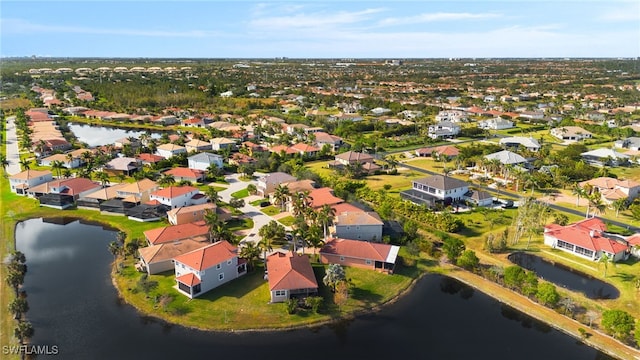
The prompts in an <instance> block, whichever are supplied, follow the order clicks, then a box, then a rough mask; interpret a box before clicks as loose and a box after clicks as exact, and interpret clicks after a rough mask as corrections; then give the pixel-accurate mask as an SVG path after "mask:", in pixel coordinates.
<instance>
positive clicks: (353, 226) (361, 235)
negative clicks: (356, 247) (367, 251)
mask: <svg viewBox="0 0 640 360" xmlns="http://www.w3.org/2000/svg"><path fill="white" fill-rule="evenodd" d="M383 225H384V223H383V222H382V220H381V219H380V216H378V214H376V213H375V212H371V211H353V212H343V213H341V214H337V215H336V217H335V220H334V222H333V229H332V230H333V231H332V235H333V236H334V237H338V238H342V239H353V240H366V241H378V242H379V241H381V240H382V227H383Z"/></svg>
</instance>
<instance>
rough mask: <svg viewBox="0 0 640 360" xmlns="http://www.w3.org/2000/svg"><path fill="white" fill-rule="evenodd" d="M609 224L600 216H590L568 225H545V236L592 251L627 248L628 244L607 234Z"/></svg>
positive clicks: (615, 252) (622, 249)
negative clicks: (599, 217)
mask: <svg viewBox="0 0 640 360" xmlns="http://www.w3.org/2000/svg"><path fill="white" fill-rule="evenodd" d="M606 229H607V226H606V225H605V223H604V222H603V221H602V220H600V219H598V218H590V219H585V220H582V221H579V222H577V223H573V224H570V225H567V226H559V225H557V226H553V227H551V226H545V236H553V237H555V238H556V239H558V240H562V241H564V242H566V243H569V244H573V245H577V246H579V247H582V248H585V249H589V250H592V251H606V252H608V253H610V254H617V253H619V252H621V251H625V250H627V246H626V245H625V244H622V243H620V242H618V241H616V240H614V239H611V238H609V237H607V236H605V231H606Z"/></svg>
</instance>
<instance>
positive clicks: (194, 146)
mask: <svg viewBox="0 0 640 360" xmlns="http://www.w3.org/2000/svg"><path fill="white" fill-rule="evenodd" d="M184 147H185V149H186V150H187V152H192V151H195V152H198V151H206V150H212V147H211V143H210V142H208V141H204V140H198V139H193V140H191V141H189V142H188V143H186V144H184Z"/></svg>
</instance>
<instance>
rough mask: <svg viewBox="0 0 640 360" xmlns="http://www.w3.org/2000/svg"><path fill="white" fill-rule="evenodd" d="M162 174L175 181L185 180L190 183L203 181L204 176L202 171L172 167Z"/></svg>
mask: <svg viewBox="0 0 640 360" xmlns="http://www.w3.org/2000/svg"><path fill="white" fill-rule="evenodd" d="M164 174H167V175H171V176H173V178H174V179H176V181H182V180H186V181H191V182H192V183H195V182H202V181H204V177H205V175H206V173H205V172H204V171H202V170H198V169H191V168H185V167H174V168H172V169H169V170H167V171H165V172H164Z"/></svg>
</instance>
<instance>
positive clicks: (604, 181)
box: [580, 176, 640, 189]
mask: <svg viewBox="0 0 640 360" xmlns="http://www.w3.org/2000/svg"><path fill="white" fill-rule="evenodd" d="M587 184H589V185H591V186H595V187H597V188H599V189H615V188H626V189H630V188H633V187H636V186H640V183H638V182H635V181H633V180H619V179H615V178H612V177H607V176H601V177H597V178H595V179H591V180H586V181H583V182H581V183H580V186H585V185H587Z"/></svg>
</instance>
